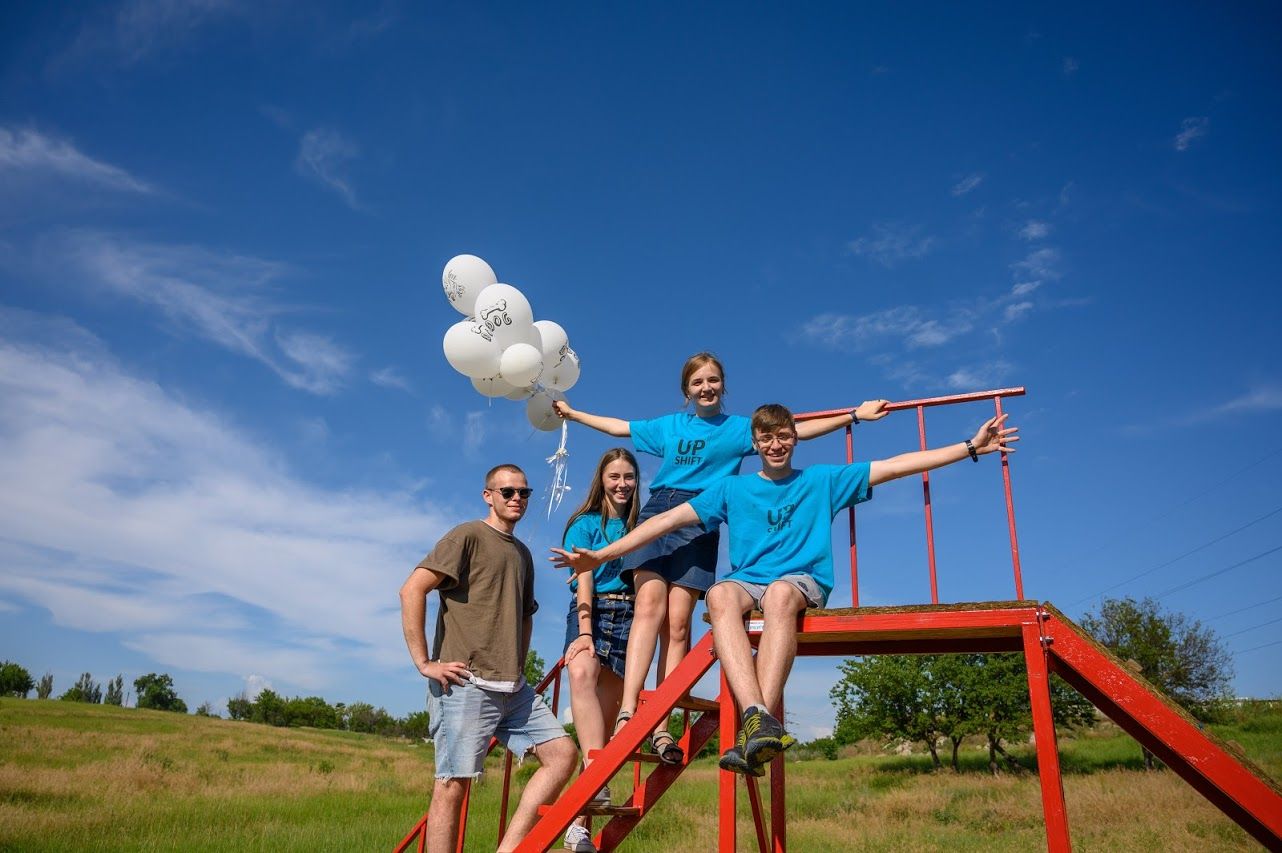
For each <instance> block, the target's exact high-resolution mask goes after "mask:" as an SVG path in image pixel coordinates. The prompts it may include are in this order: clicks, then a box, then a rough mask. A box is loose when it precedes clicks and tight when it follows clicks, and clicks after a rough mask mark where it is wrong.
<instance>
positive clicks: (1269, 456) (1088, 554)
mask: <svg viewBox="0 0 1282 853" xmlns="http://www.w3.org/2000/svg"><path fill="white" fill-rule="evenodd" d="M1279 453H1282V447H1278V448H1275V449H1273V450H1271V451H1269V452H1268V453H1266V454H1264V455H1263V456H1261V457H1260V458H1259V459H1256V460H1255V461H1254V462H1250V463H1247V464H1246V465H1244V466H1242V467H1241V468H1239V469H1237V470H1236V471H1234V472H1233V473H1232V474H1229V475H1228V476H1227V477H1225V478H1224V479H1222V480H1218V481H1216V482H1215V483H1212V484H1211V485H1210V486H1207V487H1206V488H1205V489H1202V490H1200V491H1199V492H1198V493H1197V494H1195V495H1193V496H1192V497H1190V498H1189V499H1188V500H1186V501H1181V502H1180V503H1178V504H1176V505H1175V506H1173V507H1171V508H1170V509H1168V510H1166V511H1164V512H1160V513H1158V514H1157V515H1154V516H1152V517H1150V518H1148V519H1146V520H1144V521H1141V522H1139V523H1138V525H1134V524H1133V525H1130V526H1128V528H1127V530H1126V531H1124V532H1122V533H1120V534H1118V535H1117V536H1114V537H1113V538H1112V539H1109V540H1107V541H1106V542H1104V543H1103V544H1102V545H1100V546H1099V547H1098V548H1096V549H1094V550H1093V551H1087V552H1086V553H1085V554H1082V555H1081V556H1080V557H1077V558H1076V559H1075V560H1074V562H1081V561H1082V560H1084V559H1086V558H1087V557H1092V556H1094V555H1096V554H1098V553H1099V552H1100V551H1103V550H1104V549H1105V548H1110V547H1112V546H1113V545H1116V544H1117V543H1118V542H1120V541H1121V540H1123V539H1125V538H1126V537H1127V535H1129V534H1130V533H1131V532H1132V531H1133V530H1134V529H1135V527H1137V526H1141V527H1142V526H1145V525H1149V524H1152V523H1153V522H1155V521H1161V520H1162V519H1163V518H1166V517H1167V516H1169V515H1171V514H1172V513H1174V512H1175V511H1176V510H1178V509H1183V508H1184V507H1186V506H1188V505H1189V504H1191V503H1193V502H1194V501H1199V500H1205V499H1206V496H1207V494H1208V493H1209V492H1212V491H1214V490H1215V489H1218V488H1219V487H1220V486H1223V485H1224V484H1225V483H1227V482H1229V481H1230V480H1232V479H1234V478H1235V477H1237V476H1239V475H1240V474H1245V473H1246V472H1247V471H1250V470H1251V469H1252V468H1254V467H1255V466H1257V465H1259V464H1261V463H1263V462H1267V461H1268V460H1270V459H1272V458H1273V457H1274V456H1277V455H1278V454H1279ZM1068 566H1069V564H1068V563H1067V562H1065V563H1061V564H1060V566H1059V568H1061V569H1063V568H1067V567H1068ZM1083 600H1085V599H1083Z"/></svg>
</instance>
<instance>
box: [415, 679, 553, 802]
mask: <svg viewBox="0 0 1282 853" xmlns="http://www.w3.org/2000/svg"><path fill="white" fill-rule="evenodd" d="M427 713H428V714H429V715H430V718H431V719H430V722H429V723H428V734H429V735H431V736H432V742H433V744H435V746H436V778H437V779H464V778H471V779H475V778H476V777H478V776H480V775H481V769H482V768H483V767H484V765H485V751H486V747H488V746H489V744H490V737H491V736H493V737H497V738H498V739H499V742H500V743H501V744H503V745H504V746H506V747H507V750H508V752H510V753H512V754H513V755H515V756H516V757H517V760H518V761H519V760H520V759H522V758H524V757H525V753H527V752H529V751H530V750H531V749H533V748H534V747H536V746H538V745H539V744H541V743H546V742H547V741H550V740H554V739H556V738H559V737H567V735H566V733H565V729H564V728H562V726H561V724H560V723H558V722H557V721H556V716H555V715H553V713H552V711H551V710H549V709H548V706H547V703H546V702H544V701H543V697H542V696H540V695H539V694H537V693H535V692H534V688H532V687H530V685H528V684H522V685H521V689H520V690H518V691H517V692H515V693H499V692H497V691H494V690H486V689H484V688H482V687H477V686H476V685H475V684H461V685H460V684H451V685H450V686H449V689H448V690H446V689H444V688H442V687H441V684H440V682H438V681H436V680H435V679H433V680H431V681H429V682H428V686H427Z"/></svg>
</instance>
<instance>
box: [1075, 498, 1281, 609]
mask: <svg viewBox="0 0 1282 853" xmlns="http://www.w3.org/2000/svg"><path fill="white" fill-rule="evenodd" d="M1279 512H1282V506H1280V507H1278V508H1277V509H1275V510H1273V511H1271V512H1266V513H1265V514H1264V515H1262V516H1260V517H1259V518H1257V519H1254V520H1253V521H1248V522H1247V523H1246V524H1243V525H1242V526H1241V527H1239V528H1237V529H1235V530H1230V531H1229V532H1228V533H1225V534H1223V535H1221V536H1217V537H1215V538H1214V539H1212V540H1211V541H1209V542H1203V543H1202V544H1201V545H1198V546H1197V547H1196V548H1194V549H1193V550H1191V551H1185V552H1184V553H1183V554H1180V555H1179V556H1178V557H1174V558H1172V559H1170V560H1167V561H1166V562H1165V563H1159V564H1158V565H1156V566H1154V567H1153V568H1151V569H1145V570H1144V571H1142V572H1140V573H1139V574H1138V575H1132V576H1131V577H1129V578H1127V579H1126V580H1124V581H1118V582H1117V583H1115V584H1113V585H1112V586H1110V587H1108V588H1106V589H1102V590H1100V591H1099V592H1097V593H1094V594H1093V595H1088V596H1086V597H1085V598H1079V599H1077V601H1074V602H1072V603H1071V604H1069V605H1068V606H1069V607H1076V606H1077V605H1079V604H1081V603H1082V602H1083V601H1090V600H1091V599H1093V598H1097V597H1099V596H1101V595H1103V594H1104V593H1106V592H1112V591H1113V590H1115V589H1117V588H1118V587H1119V586H1126V585H1127V584H1128V583H1130V582H1131V581H1137V580H1139V579H1140V578H1142V577H1145V576H1146V575H1151V574H1153V572H1155V571H1157V570H1158V569H1164V568H1166V567H1167V566H1169V565H1171V564H1173V563H1178V562H1179V561H1180V560H1183V559H1184V558H1185V557H1191V556H1193V555H1194V554H1196V553H1197V552H1198V551H1203V550H1205V549H1207V548H1210V547H1211V546H1212V545H1214V544H1215V543H1217V542H1223V541H1224V540H1225V539H1228V538H1229V537H1230V536H1233V535H1235V534H1238V533H1241V532H1242V531H1243V530H1246V529H1247V528H1248V527H1251V526H1252V525H1255V524H1259V523H1260V522H1261V521H1264V520H1265V519H1266V518H1271V517H1273V516H1275V515H1277V514H1278V513H1279Z"/></svg>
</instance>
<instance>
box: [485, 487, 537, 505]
mask: <svg viewBox="0 0 1282 853" xmlns="http://www.w3.org/2000/svg"><path fill="white" fill-rule="evenodd" d="M490 491H491V492H498V493H499V494H500V495H502V496H503V500H505V501H510V500H512V495H520V496H521V500H523V501H527V500H529V499H530V495H532V494H534V489H529V488H526V489H514V488H512V487H511V486H504V487H503V488H501V489H490Z"/></svg>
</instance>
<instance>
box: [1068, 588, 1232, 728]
mask: <svg viewBox="0 0 1282 853" xmlns="http://www.w3.org/2000/svg"><path fill="white" fill-rule="evenodd" d="M1081 623H1082V627H1083V628H1084V629H1086V631H1087V632H1088V633H1089V634H1090V635H1091V636H1092V637H1094V638H1095V639H1096V640H1097V641H1099V642H1100V643H1101V644H1102V645H1104V646H1107V647H1108V648H1109V649H1111V650H1112V651H1113V653H1114V654H1116V655H1117V656H1118V657H1120V658H1122V659H1123V660H1133V661H1135V663H1137V664H1138V665H1139V668H1140V673H1141V674H1142V675H1143V676H1144V678H1146V679H1147V680H1148V681H1150V682H1151V683H1153V684H1154V685H1156V686H1157V687H1160V688H1161V689H1162V690H1163V691H1164V692H1165V693H1167V694H1168V695H1169V696H1170V697H1171V698H1172V699H1174V700H1175V701H1176V702H1178V703H1179V704H1181V705H1183V706H1184V707H1185V708H1187V709H1188V710H1189V711H1190V712H1191V713H1192V714H1193V715H1194V716H1196V717H1198V718H1199V719H1202V720H1206V721H1211V720H1214V719H1215V718H1216V717H1217V715H1218V714H1219V713H1220V711H1221V709H1222V707H1223V705H1224V703H1225V701H1226V700H1228V699H1229V698H1231V696H1232V694H1231V692H1230V690H1229V685H1230V683H1231V681H1232V679H1233V660H1232V658H1231V657H1230V656H1229V653H1228V652H1227V651H1226V650H1225V648H1224V645H1223V643H1222V642H1221V641H1220V638H1219V637H1218V636H1217V635H1216V633H1215V631H1213V630H1212V629H1210V628H1207V627H1205V626H1203V625H1202V623H1201V622H1199V621H1198V620H1196V619H1194V620H1191V621H1190V620H1189V619H1188V617H1186V616H1185V615H1184V614H1183V613H1176V612H1172V611H1165V610H1163V609H1162V606H1161V605H1160V604H1158V602H1157V601H1156V600H1154V599H1152V598H1146V599H1144V600H1143V601H1139V602H1137V601H1135V600H1134V599H1131V598H1108V599H1105V600H1104V602H1103V603H1102V604H1100V607H1099V612H1098V613H1096V612H1090V613H1087V614H1086V615H1085V616H1083V617H1082V620H1081Z"/></svg>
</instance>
